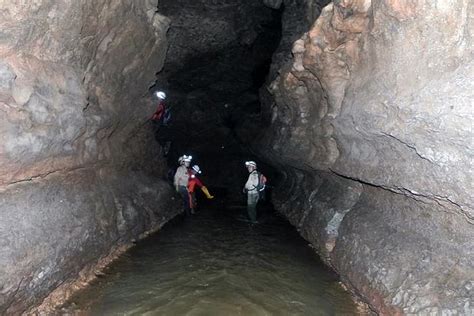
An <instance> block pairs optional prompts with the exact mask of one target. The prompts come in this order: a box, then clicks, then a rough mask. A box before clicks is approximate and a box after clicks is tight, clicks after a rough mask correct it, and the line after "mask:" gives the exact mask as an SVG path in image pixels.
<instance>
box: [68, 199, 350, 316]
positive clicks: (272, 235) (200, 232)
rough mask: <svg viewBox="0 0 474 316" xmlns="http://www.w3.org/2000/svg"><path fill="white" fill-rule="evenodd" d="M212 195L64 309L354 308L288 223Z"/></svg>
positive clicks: (317, 311) (322, 311)
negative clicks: (252, 221)
mask: <svg viewBox="0 0 474 316" xmlns="http://www.w3.org/2000/svg"><path fill="white" fill-rule="evenodd" d="M244 213H245V209H244V207H239V206H238V205H228V204H227V205H226V204H225V201H224V200H220V201H213V202H212V203H211V204H208V205H206V206H204V207H203V208H201V210H200V211H199V213H198V214H197V215H195V216H193V217H190V218H189V217H188V218H185V220H184V221H183V220H175V221H174V222H172V223H169V224H167V225H166V227H165V228H164V229H163V230H162V231H160V232H159V233H157V234H155V235H153V236H151V237H150V238H148V239H146V240H143V241H140V242H139V243H138V245H137V246H136V247H135V248H133V249H132V250H131V251H130V252H128V253H127V254H125V255H123V256H122V257H121V258H120V259H118V260H117V261H116V262H114V263H113V264H112V265H111V266H110V267H108V268H107V269H106V270H105V272H104V273H105V274H104V275H103V276H102V277H100V278H98V279H96V280H95V281H94V282H93V284H92V285H91V286H90V287H89V288H87V289H86V290H83V291H82V292H79V293H78V294H77V295H76V296H75V297H73V298H72V299H71V300H70V301H69V303H68V304H66V306H65V307H63V309H62V312H64V313H66V312H68V313H72V312H74V313H81V315H82V314H83V313H86V314H90V315H118V314H120V315H290V314H291V315H295V314H298V315H355V314H356V307H355V305H354V303H353V301H352V299H351V297H350V295H349V294H348V293H347V292H345V291H344V290H343V288H342V287H341V285H340V284H339V282H338V280H337V277H336V276H335V274H334V273H332V272H330V271H329V270H328V269H327V268H326V267H325V266H323V264H322V263H321V262H320V261H319V260H318V258H317V255H316V254H315V253H314V251H313V250H312V249H311V248H310V247H308V246H307V243H306V242H305V241H304V240H303V239H302V238H301V237H299V235H298V234H297V232H296V230H295V229H294V228H293V227H292V226H290V225H289V223H288V222H286V221H285V220H283V219H282V218H280V217H277V216H275V215H274V213H273V212H271V211H270V210H266V211H264V212H261V216H260V218H259V220H260V222H261V224H260V225H258V226H250V225H249V224H248V223H246V222H242V221H240V219H241V218H243V217H242V216H243V215H244Z"/></svg>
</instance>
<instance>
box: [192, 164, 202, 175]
mask: <svg viewBox="0 0 474 316" xmlns="http://www.w3.org/2000/svg"><path fill="white" fill-rule="evenodd" d="M191 169H193V170H194V171H195V172H196V173H201V168H199V166H198V165H194V166H193V167H192V168H191Z"/></svg>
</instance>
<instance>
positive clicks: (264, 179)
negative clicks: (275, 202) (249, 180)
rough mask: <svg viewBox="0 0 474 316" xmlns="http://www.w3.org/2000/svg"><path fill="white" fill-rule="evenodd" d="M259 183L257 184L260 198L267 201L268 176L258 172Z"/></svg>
mask: <svg viewBox="0 0 474 316" xmlns="http://www.w3.org/2000/svg"><path fill="white" fill-rule="evenodd" d="M257 174H258V184H257V188H256V189H257V191H258V195H259V199H260V200H262V201H265V186H266V184H267V177H265V176H264V175H263V173H261V172H258V171H257Z"/></svg>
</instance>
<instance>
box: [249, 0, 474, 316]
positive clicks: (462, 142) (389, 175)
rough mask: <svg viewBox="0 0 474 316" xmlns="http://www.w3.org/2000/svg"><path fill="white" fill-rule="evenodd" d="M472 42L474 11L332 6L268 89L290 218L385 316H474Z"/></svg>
mask: <svg viewBox="0 0 474 316" xmlns="http://www.w3.org/2000/svg"><path fill="white" fill-rule="evenodd" d="M473 32H474V4H473V3H472V1H469V0H453V1H428V0H426V1H409V2H405V1H393V0H372V1H370V0H347V1H346V0H341V1H333V3H331V4H329V5H328V6H327V7H325V8H324V10H323V11H322V13H321V16H320V17H319V18H318V19H317V20H316V21H315V23H314V24H313V25H312V27H311V28H310V29H309V30H308V32H306V33H305V34H304V35H303V36H302V37H301V38H300V39H298V40H297V41H296V42H295V43H294V45H293V49H292V52H293V58H292V60H291V61H290V62H289V63H286V64H283V65H281V67H280V73H279V74H275V77H273V78H272V79H274V80H273V81H272V82H271V83H269V85H268V87H267V89H264V90H263V91H262V101H263V102H264V111H263V113H264V114H266V115H267V117H266V121H268V122H269V124H270V125H269V126H268V128H267V129H266V130H265V132H263V133H262V135H260V137H259V138H258V140H256V141H255V142H254V148H255V150H256V151H258V152H259V153H260V154H261V155H262V156H264V157H266V159H267V160H268V161H272V162H274V164H277V165H279V166H280V169H281V170H282V174H283V178H284V181H283V183H282V185H281V186H280V188H279V189H278V191H279V192H278V193H277V194H276V195H275V196H276V199H275V202H276V205H277V208H278V209H280V210H281V212H282V213H284V214H285V215H286V216H287V217H288V218H289V219H290V221H291V222H292V223H293V224H294V225H295V226H297V227H298V229H299V230H300V232H301V234H302V235H303V236H304V237H305V238H307V239H308V240H309V241H311V242H312V243H313V245H314V246H315V248H316V249H317V250H318V251H319V252H320V253H321V254H322V256H323V257H324V258H325V259H326V261H327V262H328V263H329V264H330V265H332V266H333V267H334V268H335V269H336V270H337V271H338V272H339V273H340V274H341V276H342V278H343V279H344V280H345V281H346V283H348V284H349V285H351V286H352V288H354V289H355V290H356V291H357V292H358V293H359V294H360V295H361V296H362V297H363V298H364V299H365V300H366V301H368V302H369V303H370V304H371V305H372V306H373V308H374V309H376V310H377V311H379V312H380V313H381V314H386V315H393V314H433V315H438V314H443V315H458V314H459V315H468V314H474V301H473V297H474V266H473V264H472V262H474V210H473V202H474V200H473V195H472V192H473V191H474V190H473V189H474V188H473V183H474V182H473V168H472V161H473V149H474V144H473V139H474V137H473V136H474V135H473V131H472V121H473V101H472V100H474V95H473V91H474V80H473V79H474V62H473V56H474V51H473V47H474V45H473V38H472V36H473ZM268 92H269V93H268Z"/></svg>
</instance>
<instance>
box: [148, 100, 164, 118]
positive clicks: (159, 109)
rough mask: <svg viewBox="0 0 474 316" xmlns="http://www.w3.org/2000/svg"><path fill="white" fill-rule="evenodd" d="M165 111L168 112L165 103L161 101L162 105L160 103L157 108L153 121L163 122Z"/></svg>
mask: <svg viewBox="0 0 474 316" xmlns="http://www.w3.org/2000/svg"><path fill="white" fill-rule="evenodd" d="M165 110H166V106H165V102H163V101H160V103H158V107H157V108H156V111H155V113H154V114H153V115H152V117H151V120H152V121H155V122H159V121H161V119H162V117H163V114H165Z"/></svg>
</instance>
